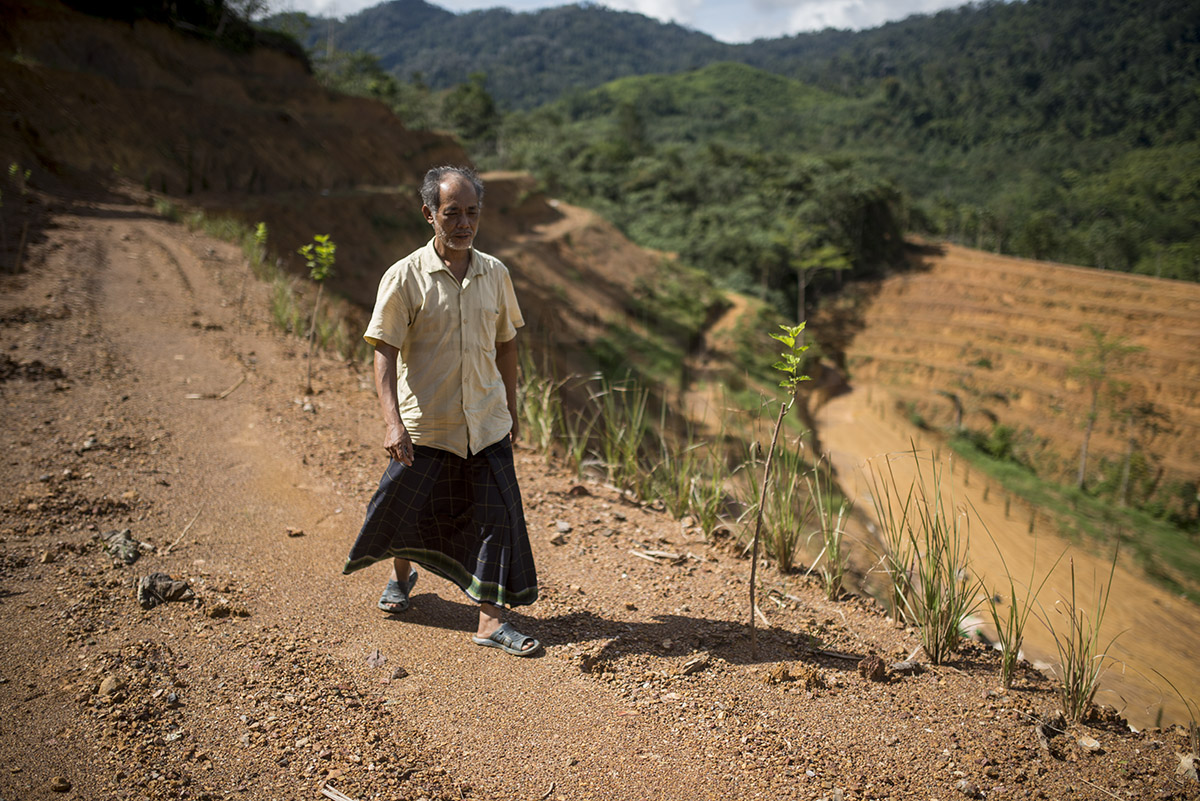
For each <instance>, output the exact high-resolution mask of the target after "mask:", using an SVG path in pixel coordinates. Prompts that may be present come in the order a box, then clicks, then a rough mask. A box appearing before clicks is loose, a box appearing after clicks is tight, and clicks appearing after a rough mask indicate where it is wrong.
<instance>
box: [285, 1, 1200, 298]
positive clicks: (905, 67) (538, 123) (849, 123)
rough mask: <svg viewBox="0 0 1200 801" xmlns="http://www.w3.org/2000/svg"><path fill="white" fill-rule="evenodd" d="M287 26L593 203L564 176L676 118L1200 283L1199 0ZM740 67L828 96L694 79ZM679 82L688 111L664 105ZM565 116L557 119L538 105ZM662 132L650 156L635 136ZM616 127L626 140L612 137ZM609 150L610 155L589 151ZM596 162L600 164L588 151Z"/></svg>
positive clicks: (1027, 238)
mask: <svg viewBox="0 0 1200 801" xmlns="http://www.w3.org/2000/svg"><path fill="white" fill-rule="evenodd" d="M270 24H272V25H274V26H276V27H281V28H284V29H287V30H290V31H291V32H293V33H295V34H297V35H300V36H301V37H302V38H303V39H304V40H305V41H306V42H307V44H308V46H310V47H312V48H313V49H314V51H315V52H317V53H326V52H333V53H341V54H348V53H354V52H356V51H358V52H362V53H368V54H369V56H361V57H358V60H357V61H356V60H355V58H354V57H351V58H350V59H349V61H345V59H344V58H343V62H342V63H344V64H346V65H348V66H347V70H348V72H347V71H345V70H344V71H343V75H342V76H341V77H340V78H338V77H336V76H334V78H333V79H332V81H331V82H332V84H333V85H335V86H337V87H338V88H342V89H344V90H347V91H364V92H366V93H368V94H373V95H374V96H377V97H380V98H381V99H383V100H385V101H387V102H389V103H391V105H392V106H393V108H395V109H397V111H398V112H399V113H400V114H401V116H402V117H404V119H405V120H406V122H408V123H409V124H410V125H411V126H416V127H422V126H428V127H440V128H448V129H451V130H455V131H456V132H458V133H459V134H460V136H462V138H463V139H464V141H465V142H466V143H467V145H468V147H469V149H470V150H471V152H472V155H473V156H474V157H475V158H476V159H477V160H478V161H480V163H483V164H485V165H486V166H489V167H497V168H506V169H507V168H522V167H524V168H527V169H534V170H535V174H538V177H539V178H543V179H545V178H546V177H547V176H546V175H545V174H544V173H543V172H539V171H538V170H537V168H536V166H535V165H536V164H537V163H538V162H539V161H540V162H541V163H542V164H544V165H555V170H556V173H557V176H558V178H560V179H563V178H566V179H568V180H563V181H562V183H563V184H566V185H572V184H573V185H574V186H575V187H576V191H575V192H574V193H572V195H571V196H572V199H574V200H576V201H578V202H581V203H584V204H587V205H592V206H593V207H600V206H602V205H603V198H597V197H596V196H595V193H594V190H593V189H589V188H588V187H586V186H583V185H582V184H581V183H580V182H579V181H572V180H569V178H570V176H565V175H564V171H565V170H567V169H575V168H579V169H589V170H592V171H595V170H596V169H597V168H598V167H600V168H603V170H604V171H605V172H606V173H607V175H604V176H597V177H595V178H588V179H587V180H588V181H594V180H598V181H600V182H602V183H603V182H607V183H609V184H611V185H613V186H620V185H621V182H622V181H623V180H625V178H623V177H619V176H621V175H622V174H624V173H625V172H626V170H627V169H628V168H630V167H632V166H634V165H633V164H632V163H631V162H630V161H629V160H630V159H634V158H639V159H643V160H644V159H651V160H657V159H658V158H659V157H660V156H662V155H663V153H662V152H657V151H659V150H661V148H663V147H669V146H671V145H672V142H671V140H672V138H673V136H672V131H670V130H666V128H669V127H671V126H674V127H675V131H674V133H678V134H679V135H680V138H679V139H677V140H676V141H675V144H681V145H684V146H688V145H690V144H691V143H698V142H700V143H704V144H715V145H719V146H727V145H730V144H734V145H736V146H738V147H742V148H748V149H750V150H752V151H753V150H759V151H761V150H772V149H777V148H778V147H779V146H780V145H781V144H783V141H782V140H786V141H787V144H789V145H791V146H793V147H796V148H800V149H801V150H802V151H803V152H804V153H805V154H809V155H814V156H817V157H819V158H821V159H824V160H826V161H827V162H829V163H833V164H838V165H847V166H850V168H851V169H854V170H857V168H856V167H853V166H852V165H854V164H858V165H863V166H865V167H867V168H869V170H870V172H871V173H872V174H873V175H875V176H878V177H880V178H883V179H885V180H889V181H891V182H892V183H894V185H895V186H896V187H897V189H898V190H899V191H900V193H901V195H902V198H901V200H902V203H901V206H898V207H897V209H898V211H899V212H900V214H901V215H902V222H903V224H904V226H905V227H906V228H907V229H908V230H909V231H912V232H916V233H923V234H928V235H931V236H934V237H940V238H947V239H951V240H955V241H959V242H962V243H964V244H969V245H972V246H975V247H979V248H985V249H989V250H994V251H997V252H1001V253H1009V254H1016V255H1022V256H1029V257H1033V258H1039V259H1050V260H1054V261H1061V262H1067V263H1070V264H1079V265H1086V266H1096V267H1102V268H1107V269H1118V270H1126V271H1136V272H1142V273H1147V274H1150V275H1157V276H1161V277H1170V278H1179V279H1184V280H1193V281H1194V280H1200V226H1198V225H1197V220H1198V219H1200V189H1197V187H1198V186H1200V138H1198V136H1200V133H1198V132H1200V91H1198V87H1200V3H1196V2H1194V0H1027V2H1007V3H1006V2H988V3H983V4H978V5H967V6H963V7H961V8H958V9H954V10H949V11H943V12H940V13H938V14H935V15H930V16H914V17H910V18H908V19H906V20H904V21H901V22H896V23H891V24H888V25H884V26H881V27H879V28H876V29H872V30H867V31H861V32H848V31H823V32H820V33H808V34H801V35H798V36H790V37H782V38H778V39H770V40H760V41H757V42H754V43H751V44H746V45H727V44H723V43H721V42H718V41H716V40H714V39H712V38H711V37H709V36H707V35H705V34H702V33H698V32H695V31H688V30H686V29H684V28H681V27H679V26H676V25H665V24H662V23H659V22H656V21H654V20H651V19H649V18H647V17H644V16H641V15H638V14H632V13H626V12H616V11H611V10H608V9H604V8H601V7H597V6H593V5H581V6H580V5H576V6H563V7H560V8H554V9H547V10H543V11H539V12H536V13H513V12H510V11H505V10H498V9H493V10H489V11H477V12H471V13H466V14H454V13H451V12H449V11H446V10H444V9H441V8H438V7H436V6H433V5H430V4H428V3H425V2H423V0H395V2H390V3H383V4H381V5H378V6H375V7H373V8H370V9H367V10H365V11H362V12H360V13H359V14H356V15H353V16H351V17H348V18H347V19H346V20H345V21H344V22H341V23H336V22H333V21H331V20H319V19H315V20H310V19H306V18H302V17H300V16H298V15H294V14H293V15H281V16H278V17H275V18H273V19H272V20H271V21H270ZM331 41H332V45H333V46H332V48H330V47H329V43H330V42H331ZM363 59H366V60H365V61H364V60H363ZM720 62H726V63H728V62H740V63H742V64H746V65H750V66H752V67H755V68H757V69H760V70H764V71H767V72H770V73H772V74H773V75H775V76H778V77H779V78H781V79H788V80H791V81H796V82H799V83H802V84H805V85H806V86H807V89H806V91H809V92H811V91H813V89H819V90H823V91H824V92H825V95H824V97H825V102H822V103H820V104H815V105H813V106H811V107H810V108H809V109H808V110H806V111H805V112H803V113H796V112H794V110H793V111H786V112H782V113H776V114H772V113H771V112H770V111H769V110H768V111H767V112H766V113H764V111H763V110H762V107H761V105H760V104H758V103H757V99H756V98H752V97H747V98H739V97H738V96H737V95H736V92H734V93H733V94H730V93H729V92H725V91H724V90H725V87H722V86H721V85H719V83H718V82H715V81H711V80H709V81H707V88H708V90H710V91H712V92H715V93H718V94H720V93H722V92H724V94H720V97H719V98H718V97H717V96H716V95H709V96H701V95H699V94H696V93H695V92H693V91H692V90H691V89H688V90H686V91H685V89H684V83H685V82H687V81H691V82H692V83H693V84H694V83H696V81H695V80H693V78H694V77H695V76H693V78H687V75H688V74H689V73H698V72H701V73H702V72H703V70H704V68H706V67H711V66H713V65H716V64H718V63H720ZM336 63H338V62H337V60H336V59H334V60H326V64H333V65H335V67H336ZM333 71H336V69H335V70H333ZM326 72H327V74H329V73H330V70H329V69H328V68H327V70H326ZM385 73H390V75H389V74H385ZM651 74H653V75H658V76H660V77H658V78H655V79H654V80H653V81H652V82H651V83H650V84H649V85H639V84H627V85H626V86H625V87H624V88H623V89H616V90H613V91H610V90H609V89H608V88H601V87H604V86H605V85H606V84H608V83H609V82H611V81H613V80H619V79H629V78H633V77H637V76H642V75H651ZM707 75H708V76H709V77H711V76H712V75H713V73H707ZM725 75H726V76H727V77H728V76H737V78H738V80H743V79H746V75H745V73H735V72H729V71H726V73H725ZM416 76H419V77H416ZM662 76H666V77H662ZM681 81H683V82H681ZM356 82H357V84H358V86H357V87H356V86H355V85H354V84H355V83H356ZM750 82H751V83H755V84H756V85H757V84H765V83H766V82H765V81H760V80H758V79H753V80H752V81H750ZM700 83H704V82H703V81H701V82H700ZM656 84H657V86H656ZM781 86H783V85H781ZM692 88H693V89H695V88H696V87H695V86H693V87H692ZM700 88H703V87H700ZM590 90H597V91H599V92H601V94H593V93H592V92H591V91H590ZM780 91H782V93H783V95H786V96H791V95H793V94H794V93H796V92H800V91H801V90H800V89H799V88H795V87H789V88H785V89H781V90H780ZM680 93H682V94H680ZM689 93H690V94H689ZM667 95H677V96H675V97H673V99H672V102H675V103H677V104H678V103H680V102H683V101H680V99H679V98H681V97H684V96H685V95H686V102H683V105H680V106H679V108H678V109H673V108H672V107H669V106H668V107H664V106H662V104H661V102H660V101H662V100H663V98H664V97H666V96H667ZM605 97H609V98H616V100H617V101H618V102H616V103H606V101H605V100H604V98H605ZM550 107H553V108H554V109H556V114H557V117H555V116H541V117H535V118H525V117H524V115H523V114H522V113H521V112H523V111H529V110H531V109H547V110H548V109H549V108H550ZM689 115H690V116H691V117H692V118H693V119H692V120H690V121H688V120H687V119H686V117H688V116H689ZM699 117H703V119H697V118H699ZM601 118H603V119H601ZM676 123H678V124H677V125H676ZM729 123H746V124H729ZM664 124H665V125H664ZM642 126H646V127H647V128H648V133H650V134H651V136H650V137H649V139H648V140H647V141H646V142H645V143H643V144H645V145H651V148H650V149H649V150H647V149H646V148H644V147H643V146H642V145H639V144H638V143H636V142H634V143H631V142H628V141H626V142H624V143H619V142H618V141H617V140H619V139H620V138H621V137H622V136H623V135H624V134H625V133H628V132H634V133H636V132H638V131H640V130H642ZM656 126H657V128H658V130H657V135H654V134H655V133H656V132H655V130H654V129H655V128H656ZM600 129H605V130H608V131H610V134H609V139H610V144H613V145H614V147H613V148H609V149H608V150H604V149H603V148H604V143H601V142H597V141H596V133H597V130H600ZM684 129H687V130H684ZM780 130H783V135H782V136H781V135H780V133H779V131H780ZM567 135H569V136H571V137H572V138H571V139H570V140H563V139H561V138H560V137H562V136H567ZM531 144H532V145H534V149H540V150H541V153H540V154H537V153H534V152H533V150H531V147H530V145H531ZM596 148H600V149H601V150H602V151H603V153H604V155H605V158H606V159H607V161H608V162H609V163H606V164H598V163H597V162H596V161H595V159H591V158H590V156H588V151H589V150H591V151H595V150H596ZM554 151H557V152H554ZM518 154H522V155H520V157H519V158H515V157H516V156H517V155H518ZM581 154H582V155H585V156H588V158H589V159H590V160H587V159H585V160H583V161H578V160H576V159H575V158H574V157H575V156H578V155H581ZM530 156H533V157H532V158H531V157H530ZM564 157H566V159H567V160H565V161H564V160H563V158H564ZM613 157H619V158H617V161H620V159H621V158H624V159H625V162H628V163H615V162H613ZM602 161H603V160H602ZM643 166H645V165H643ZM639 171H640V172H641V173H643V174H645V173H646V172H647V171H646V170H644V169H642V170H635V171H634V172H635V173H636V172H639ZM664 174H670V172H669V171H668V172H667V173H664ZM584 177H585V178H586V176H584ZM626 177H627V176H626ZM872 180H873V179H872ZM553 183H554V182H551V184H553ZM601 194H603V191H601ZM693 211H695V210H693Z"/></svg>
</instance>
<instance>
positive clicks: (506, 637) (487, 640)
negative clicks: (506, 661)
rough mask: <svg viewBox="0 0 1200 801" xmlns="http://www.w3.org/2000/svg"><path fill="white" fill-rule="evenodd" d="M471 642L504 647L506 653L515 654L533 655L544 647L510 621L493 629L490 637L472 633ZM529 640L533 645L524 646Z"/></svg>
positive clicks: (485, 645) (488, 646)
mask: <svg viewBox="0 0 1200 801" xmlns="http://www.w3.org/2000/svg"><path fill="white" fill-rule="evenodd" d="M471 642H473V643H475V644H476V645H482V646H484V647H485V648H502V649H503V650H504V653H506V654H512V655H513V656H533V655H534V654H535V653H537V652H538V651H540V650H541V648H542V644H541V643H540V642H538V641H537V640H535V639H533V637H529V636H527V635H525V634H522V633H521V632H519V631H517V630H516V629H514V628H513V627H512V626H510V625H509V624H508V623H501V624H500V628H498V629H496V630H495V631H493V632H492V636H490V637H480V636H479V635H478V634H472V635H471ZM527 642H532V643H533V645H531V646H529V647H528V648H526V647H524V646H525V643H527Z"/></svg>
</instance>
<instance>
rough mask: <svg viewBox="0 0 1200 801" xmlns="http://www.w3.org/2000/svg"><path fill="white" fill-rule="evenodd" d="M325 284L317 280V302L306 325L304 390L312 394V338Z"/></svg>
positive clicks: (314, 334) (315, 331)
mask: <svg viewBox="0 0 1200 801" xmlns="http://www.w3.org/2000/svg"><path fill="white" fill-rule="evenodd" d="M324 288H325V285H324V284H322V283H321V282H319V281H318V282H317V302H316V303H314V304H313V313H312V322H311V323H309V326H308V382H307V383H306V384H305V385H304V386H305V392H307V393H308V394H309V395H311V394H312V391H313V388H312V353H313V340H314V339H316V338H317V309H319V308H321V290H323V289H324Z"/></svg>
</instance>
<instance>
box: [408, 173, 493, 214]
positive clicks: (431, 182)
mask: <svg viewBox="0 0 1200 801" xmlns="http://www.w3.org/2000/svg"><path fill="white" fill-rule="evenodd" d="M447 175H458V176H460V177H462V178H463V179H464V180H467V181H470V183H471V186H473V187H474V188H475V197H476V198H477V199H478V200H479V205H480V206H483V179H481V178H480V177H479V173H477V172H475V171H474V170H473V169H471V168H470V167H452V166H450V165H445V166H442V167H434V168H433V169H432V170H430V171H429V172H427V173H425V180H424V181H423V182H422V183H421V202H422V203H424V204H425V205H426V206H428V207H429V208H430V209H432V210H433V211H437V210H438V207H440V206H441V204H442V181H444V180H445V179H446V176H447Z"/></svg>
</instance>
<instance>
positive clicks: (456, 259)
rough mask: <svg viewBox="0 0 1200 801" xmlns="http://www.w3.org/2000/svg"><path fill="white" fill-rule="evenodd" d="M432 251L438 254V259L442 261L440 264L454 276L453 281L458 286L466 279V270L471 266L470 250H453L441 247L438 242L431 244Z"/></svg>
mask: <svg viewBox="0 0 1200 801" xmlns="http://www.w3.org/2000/svg"><path fill="white" fill-rule="evenodd" d="M433 250H434V252H435V253H437V254H438V258H440V259H441V260H442V264H444V265H445V266H446V269H447V270H449V271H450V274H451V275H452V276H454V280H456V281H458V282H459V283H460V284H461V283H462V282H463V279H464V278H466V277H467V268H468V267H470V266H471V251H470V250H454V249H452V248H446V247H442V245H441V243H440V242H437V241H435V242H434V243H433Z"/></svg>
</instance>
